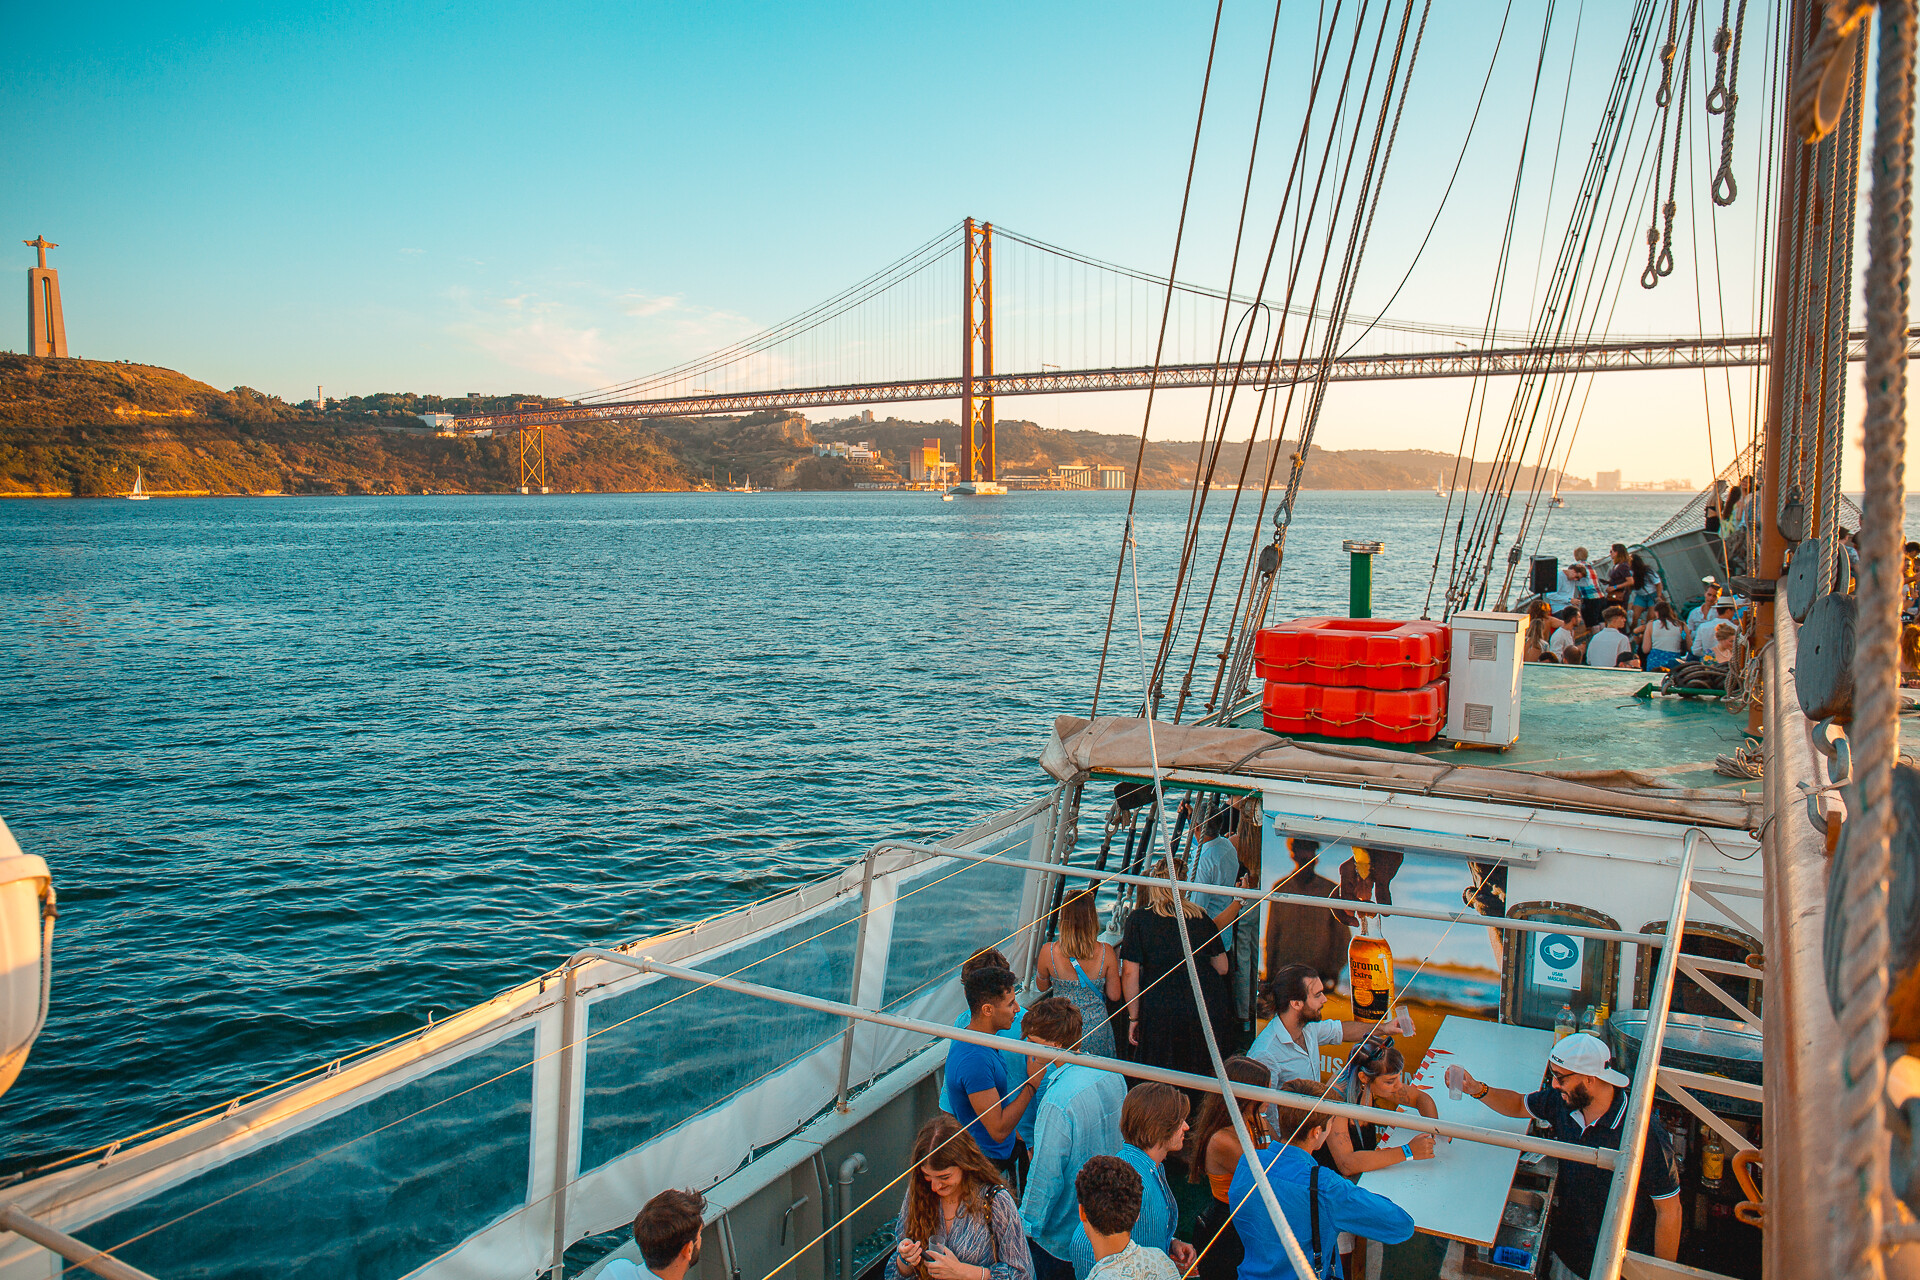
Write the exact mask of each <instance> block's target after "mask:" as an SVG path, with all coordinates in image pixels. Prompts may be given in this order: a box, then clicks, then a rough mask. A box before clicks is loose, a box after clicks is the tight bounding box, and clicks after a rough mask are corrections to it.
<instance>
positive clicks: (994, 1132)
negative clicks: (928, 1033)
mask: <svg viewBox="0 0 1920 1280" xmlns="http://www.w3.org/2000/svg"><path fill="white" fill-rule="evenodd" d="M966 990H967V1011H968V1013H969V1014H970V1015H971V1016H970V1017H969V1018H968V1019H967V1026H968V1028H969V1029H971V1030H974V1031H982V1032H985V1033H986V1034H988V1035H999V1034H1000V1033H1001V1032H1003V1031H1005V1030H1007V1029H1008V1028H1010V1027H1011V1026H1013V1019H1014V1015H1015V1014H1016V1013H1018V1012H1019V1009H1020V984H1019V983H1018V982H1017V981H1016V980H1015V979H1014V976H1013V975H1012V974H1011V973H1009V972H1007V970H1005V969H993V968H987V969H975V970H974V971H973V972H972V973H970V974H968V975H967V977H966ZM1035 1088H1036V1085H1035V1082H1034V1081H1033V1080H1031V1079H1024V1080H1022V1081H1021V1082H1020V1087H1019V1088H1018V1089H1015V1090H1013V1091H1011V1092H1009V1091H1008V1088H1007V1064H1006V1062H1005V1061H1004V1060H1003V1059H1002V1058H1001V1056H1000V1051H999V1050H998V1049H989V1048H988V1047H987V1046H985V1045H979V1044H971V1043H969V1042H967V1041H965V1040H955V1041H952V1042H951V1043H950V1044H948V1046H947V1084H946V1096H945V1101H946V1103H947V1105H948V1107H949V1108H950V1109H951V1110H952V1112H953V1117H954V1119H956V1120H958V1121H959V1122H960V1123H961V1124H962V1125H964V1126H966V1130H967V1132H968V1133H970V1134H972V1135H973V1140H974V1141H975V1142H977V1143H979V1144H980V1150H982V1151H983V1152H985V1153H986V1156H987V1159H989V1160H991V1161H993V1163H994V1164H995V1165H997V1166H999V1167H1000V1168H1001V1169H1002V1170H1003V1171H1005V1172H1009V1173H1010V1172H1011V1171H1012V1169H1013V1164H1014V1146H1015V1135H1014V1130H1015V1129H1016V1128H1017V1127H1018V1126H1019V1124H1020V1117H1021V1116H1023V1115H1025V1114H1026V1110H1027V1107H1028V1105H1029V1104H1031V1103H1032V1101H1033V1096H1034V1092H1035Z"/></svg>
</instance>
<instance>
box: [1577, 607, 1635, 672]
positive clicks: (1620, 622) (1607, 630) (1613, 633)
mask: <svg viewBox="0 0 1920 1280" xmlns="http://www.w3.org/2000/svg"><path fill="white" fill-rule="evenodd" d="M1601 623H1602V624H1603V625H1602V626H1601V628H1600V630H1598V631H1596V632H1594V633H1593V634H1592V635H1591V636H1589V637H1587V665H1588V666H1590V667H1617V666H1619V665H1620V658H1621V655H1623V654H1624V655H1627V656H1628V657H1629V658H1631V656H1632V654H1633V640H1632V638H1631V637H1630V636H1628V635H1627V611H1626V610H1625V609H1622V608H1621V607H1620V606H1619V605H1614V606H1613V607H1612V608H1610V609H1608V610H1607V611H1606V613H1604V614H1602V615H1601ZM1634 665H1635V666H1639V665H1640V664H1639V662H1638V660H1634Z"/></svg>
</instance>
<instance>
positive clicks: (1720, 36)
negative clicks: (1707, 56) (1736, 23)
mask: <svg viewBox="0 0 1920 1280" xmlns="http://www.w3.org/2000/svg"><path fill="white" fill-rule="evenodd" d="M1732 11H1733V0H1721V4H1720V29H1719V30H1718V31H1716V32H1714V33H1713V52H1714V56H1715V57H1716V58H1718V59H1719V61H1718V63H1716V65H1715V66H1714V69H1713V88H1711V89H1709V90H1707V114H1708V115H1710V116H1717V115H1719V114H1720V113H1721V112H1722V111H1725V110H1726V109H1727V52H1728V50H1730V49H1732V48H1733V28H1732V27H1730V26H1728V25H1727V19H1728V18H1730V17H1732V16H1733V12H1732Z"/></svg>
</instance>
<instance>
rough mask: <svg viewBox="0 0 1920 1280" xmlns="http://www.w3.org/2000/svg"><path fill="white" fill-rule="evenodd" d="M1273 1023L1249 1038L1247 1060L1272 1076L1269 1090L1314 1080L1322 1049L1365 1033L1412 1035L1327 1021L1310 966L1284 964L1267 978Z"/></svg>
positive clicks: (1383, 1026)
mask: <svg viewBox="0 0 1920 1280" xmlns="http://www.w3.org/2000/svg"><path fill="white" fill-rule="evenodd" d="M1267 998H1268V999H1269V1000H1271V1001H1272V1002H1273V1020H1272V1021H1271V1022H1269V1023H1267V1025H1266V1026H1265V1027H1263V1028H1262V1029H1261V1031H1260V1034H1259V1035H1257V1036H1255V1037H1254V1039H1253V1044H1252V1046H1251V1047H1249V1048H1248V1050H1247V1056H1248V1057H1249V1058H1252V1059H1253V1060H1254V1061H1256V1062H1258V1063H1260V1064H1261V1065H1262V1066H1264V1067H1266V1068H1267V1069H1268V1070H1269V1071H1271V1072H1273V1083H1274V1087H1275V1088H1278V1087H1279V1086H1280V1085H1282V1084H1285V1083H1286V1082H1287V1081H1289V1080H1312V1081H1315V1082H1318V1081H1319V1079H1320V1050H1321V1048H1322V1047H1323V1046H1325V1045H1333V1044H1343V1043H1345V1042H1346V1041H1349V1040H1360V1039H1363V1038H1365V1037H1366V1035H1367V1033H1368V1032H1371V1031H1380V1032H1383V1033H1385V1034H1389V1035H1392V1034H1399V1035H1412V1034H1413V1028H1412V1027H1411V1026H1404V1027H1403V1026H1401V1025H1400V1024H1399V1023H1397V1022H1391V1021H1390V1022H1327V1021H1325V1020H1324V1019H1323V1018H1322V1016H1321V1011H1322V1010H1324V1009H1325V1008H1326V1007H1327V989H1326V987H1325V986H1324V985H1323V984H1322V983H1321V981H1320V975H1319V974H1317V973H1315V972H1314V971H1313V969H1312V967H1311V966H1309V965H1304V964H1290V965H1288V966H1286V967H1285V968H1284V969H1282V970H1280V972H1278V973H1276V974H1274V975H1273V976H1272V977H1271V978H1268V979H1267Z"/></svg>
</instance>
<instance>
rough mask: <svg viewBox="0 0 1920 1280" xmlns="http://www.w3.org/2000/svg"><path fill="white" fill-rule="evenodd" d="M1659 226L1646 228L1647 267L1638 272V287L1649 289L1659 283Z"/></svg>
mask: <svg viewBox="0 0 1920 1280" xmlns="http://www.w3.org/2000/svg"><path fill="white" fill-rule="evenodd" d="M1659 258H1660V228H1658V227H1648V228H1647V269H1646V270H1645V271H1642V272H1641V273H1640V287H1641V288H1642V289H1651V288H1654V287H1655V286H1656V285H1658V284H1659V283H1660V266H1659Z"/></svg>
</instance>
